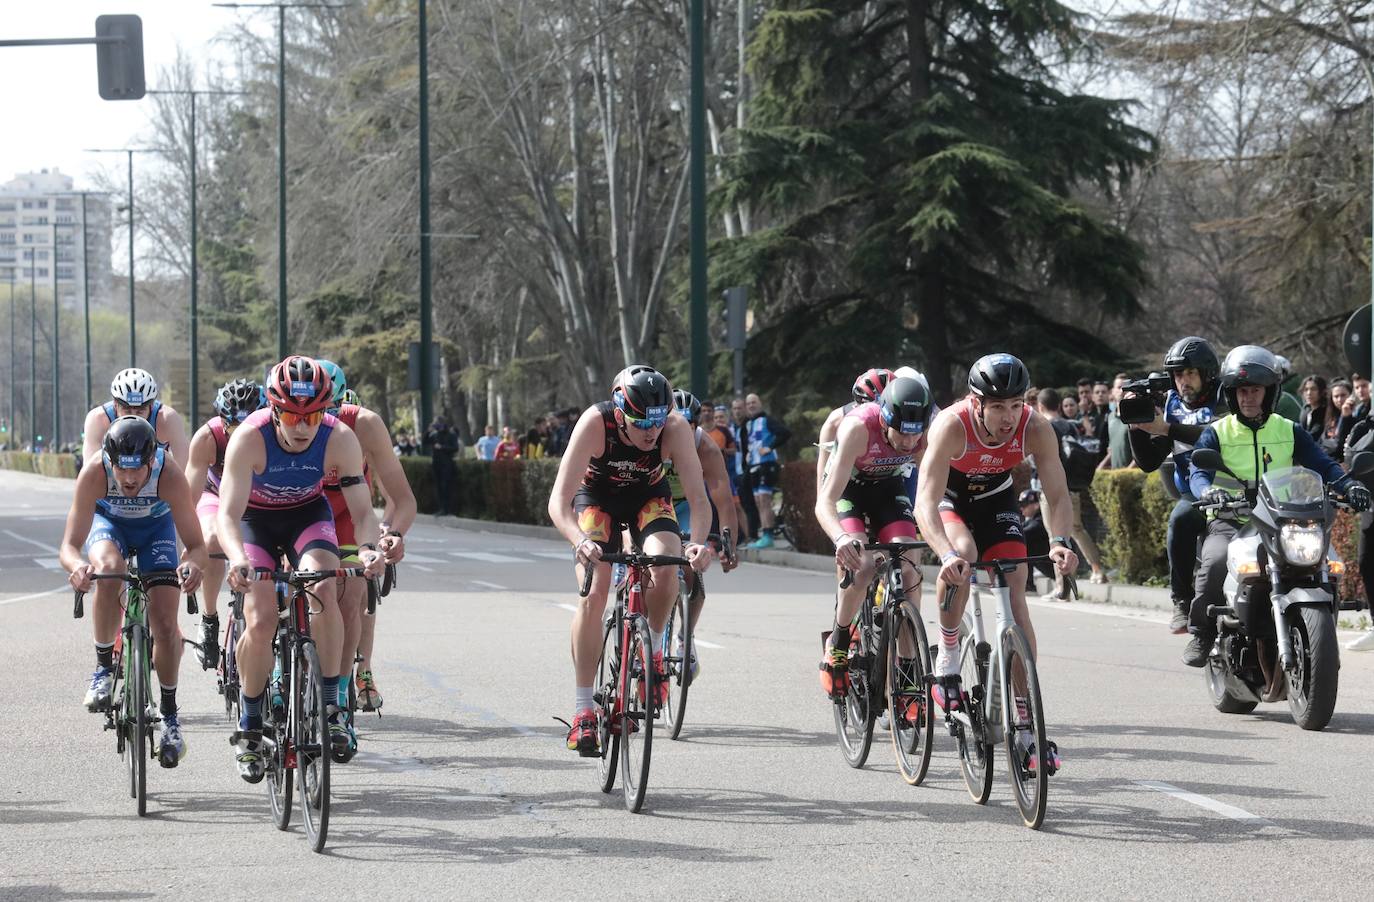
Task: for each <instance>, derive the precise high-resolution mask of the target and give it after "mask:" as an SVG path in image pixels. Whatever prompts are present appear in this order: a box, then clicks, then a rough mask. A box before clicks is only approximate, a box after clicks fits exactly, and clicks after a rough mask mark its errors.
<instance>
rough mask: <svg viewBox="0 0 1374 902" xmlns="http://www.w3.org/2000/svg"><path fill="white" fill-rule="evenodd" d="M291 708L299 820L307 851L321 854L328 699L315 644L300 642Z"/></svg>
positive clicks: (325, 832)
mask: <svg viewBox="0 0 1374 902" xmlns="http://www.w3.org/2000/svg"><path fill="white" fill-rule="evenodd" d="M297 648H298V649H299V652H298V654H297V658H296V667H295V670H294V673H293V674H292V679H293V683H294V686H295V689H294V691H293V692H292V699H291V706H292V709H293V713H294V718H293V719H294V722H295V728H296V737H297V740H298V741H297V742H296V769H297V770H298V771H300V796H301V817H302V818H303V819H304V821H305V834H306V836H307V837H308V838H309V840H310V848H312V849H314V850H315V851H316V852H322V851H324V843H325V840H326V838H327V837H328V835H329V761H330V757H331V756H330V753H329V711H328V707H327V706H328V703H329V701H330V700H329V699H326V698H325V695H324V675H323V673H322V672H321V671H320V656H319V652H318V651H317V650H316V649H315V643H314V642H311V641H310V640H309V639H304V640H301V642H300V644H299V645H298V646H297Z"/></svg>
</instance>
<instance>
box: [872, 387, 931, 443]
mask: <svg viewBox="0 0 1374 902" xmlns="http://www.w3.org/2000/svg"><path fill="white" fill-rule="evenodd" d="M878 409H879V411H880V412H881V414H882V418H883V425H884V426H888V427H891V428H892V429H896V430H897V431H898V432H901V433H903V434H905V435H920V434H921V433H923V432H925V431H926V427H927V426H929V425H930V412H931V410H932V409H933V405H932V404H931V401H930V391H929V390H928V389H927V388H926V387H925V386H924V385H922V384H921V382H920V381H919V380H917V379H893V380H892V381H891V382H889V383H888V384H887V388H884V389H883V393H882V395H880V396H879V397H878Z"/></svg>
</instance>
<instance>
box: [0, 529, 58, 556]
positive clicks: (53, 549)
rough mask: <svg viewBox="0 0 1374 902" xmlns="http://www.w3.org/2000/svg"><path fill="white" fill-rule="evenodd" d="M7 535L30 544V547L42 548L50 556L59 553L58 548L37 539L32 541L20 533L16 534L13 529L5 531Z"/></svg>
mask: <svg viewBox="0 0 1374 902" xmlns="http://www.w3.org/2000/svg"><path fill="white" fill-rule="evenodd" d="M5 535H7V536H9V537H10V538H11V539H18V540H19V541H21V542H28V543H29V544H30V545H36V546H37V547H39V548H42V549H43V550H44V551H46V552H48V553H49V554H57V553H58V552H57V548H56V546H53V545H48V544H45V543H43V542H40V541H38V540H37V539H30V538H29V537H28V536H21V535H20V534H19V533H17V532H15V531H14V530H12V529H7V530H5Z"/></svg>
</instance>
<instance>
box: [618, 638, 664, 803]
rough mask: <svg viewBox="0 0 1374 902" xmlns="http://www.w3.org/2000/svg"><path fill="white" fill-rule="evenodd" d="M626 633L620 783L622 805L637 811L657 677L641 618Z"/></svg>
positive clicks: (643, 786)
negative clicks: (622, 792) (627, 639)
mask: <svg viewBox="0 0 1374 902" xmlns="http://www.w3.org/2000/svg"><path fill="white" fill-rule="evenodd" d="M629 636H630V641H629V643H628V647H627V648H626V649H625V658H624V660H625V666H626V667H627V668H629V679H627V680H623V681H622V682H621V685H622V686H624V687H626V689H627V690H628V691H627V692H626V693H625V699H624V709H625V717H624V718H623V719H622V720H621V726H620V740H621V747H620V782H621V787H622V788H623V789H624V790H625V807H626V808H628V809H629V810H630V811H631V812H632V813H638V812H639V809H640V808H642V807H644V793H645V791H646V790H647V789H648V788H649V759H650V757H651V754H652V752H653V747H654V707H655V706H656V704H657V698H656V694H657V693H658V679H657V675H656V674H655V673H654V650H653V648H654V647H653V640H652V639H651V638H650V636H649V624H648V623H647V622H646V621H645V619H644V618H643V617H639V618H636V619H635V620H632V621H631V622H630V629H629Z"/></svg>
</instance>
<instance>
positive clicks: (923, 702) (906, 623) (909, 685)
mask: <svg viewBox="0 0 1374 902" xmlns="http://www.w3.org/2000/svg"><path fill="white" fill-rule="evenodd" d="M893 614H894V616H893V618H892V621H893V622H892V639H891V641H889V642H888V646H887V685H888V700H889V705H888V712H889V716H890V718H891V721H892V750H893V752H894V753H895V755H896V757H897V769H898V770H899V771H901V773H902V779H904V780H906V781H907V782H908V783H910V784H911V785H912V786H918V785H920V783H921V781H922V780H924V779H925V777H926V771H927V770H928V769H929V768H930V753H931V750H932V745H931V740H932V736H933V734H932V729H933V727H934V726H935V711H934V708H933V706H932V705H931V703H930V698H929V696H928V695H927V688H926V687H927V683H926V675H927V674H929V673H930V649H929V647H928V644H927V640H926V629H925V624H923V623H922V622H921V616H920V614H918V613H917V612H916V610H915V609H914V608H913V607H912V606H911V604H910V603H909V602H902V604H901V606H900V607H899V608H897V609H896V610H894V611H893ZM904 648H906V649H912V650H914V651H915V654H914V655H913V656H912V657H911V658H909V659H908V658H903V657H902V654H901V649H904Z"/></svg>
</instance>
